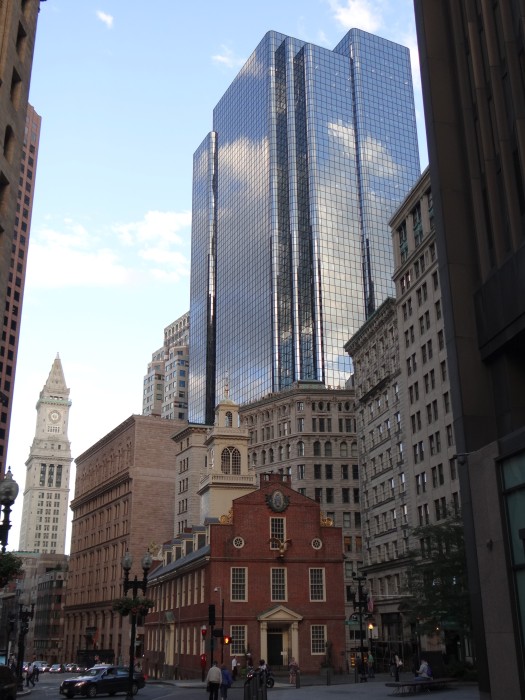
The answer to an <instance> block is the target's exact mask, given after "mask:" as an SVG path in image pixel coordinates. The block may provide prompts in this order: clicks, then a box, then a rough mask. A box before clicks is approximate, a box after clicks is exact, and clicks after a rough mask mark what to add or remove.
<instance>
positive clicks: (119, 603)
mask: <svg viewBox="0 0 525 700" xmlns="http://www.w3.org/2000/svg"><path fill="white" fill-rule="evenodd" d="M154 605H155V603H154V602H153V601H152V600H151V598H143V597H141V596H138V597H137V598H128V597H127V596H123V597H122V598H116V599H115V600H114V601H113V610H115V612H118V613H120V614H121V615H122V617H125V616H126V615H129V614H130V613H133V614H134V615H147V614H148V612H149V611H150V609H151V608H153V607H154Z"/></svg>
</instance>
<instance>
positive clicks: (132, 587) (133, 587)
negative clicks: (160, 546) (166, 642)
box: [122, 552, 153, 698]
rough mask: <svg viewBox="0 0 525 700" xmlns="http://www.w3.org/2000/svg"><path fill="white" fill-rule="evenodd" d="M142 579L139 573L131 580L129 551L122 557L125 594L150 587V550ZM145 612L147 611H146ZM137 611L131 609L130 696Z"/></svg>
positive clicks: (133, 668)
mask: <svg viewBox="0 0 525 700" xmlns="http://www.w3.org/2000/svg"><path fill="white" fill-rule="evenodd" d="M141 563H142V571H143V576H142V581H139V580H138V579H137V575H136V574H135V577H134V578H133V579H132V580H131V581H130V580H129V572H130V570H131V566H132V564H133V557H132V556H131V554H130V553H129V552H126V554H125V555H124V556H123V558H122V568H123V569H124V582H123V584H122V588H123V590H124V595H127V593H128V591H133V598H136V597H137V593H138V592H139V589H140V590H141V591H142V592H143V594H144V596H145V595H146V588H147V587H148V571H149V570H150V569H151V565H152V563H153V557H152V556H151V554H150V553H149V552H146V554H145V555H144V556H143V557H142V562H141ZM144 614H145V613H144ZM137 615H138V613H137V611H136V610H132V611H131V631H130V641H129V672H128V692H127V696H126V697H128V698H132V697H133V683H134V677H133V676H134V671H135V639H136V636H137Z"/></svg>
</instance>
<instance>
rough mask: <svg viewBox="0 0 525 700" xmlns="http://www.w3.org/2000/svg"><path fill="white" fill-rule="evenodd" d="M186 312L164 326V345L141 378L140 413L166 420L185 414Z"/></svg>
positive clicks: (186, 383) (186, 415)
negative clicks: (142, 381)
mask: <svg viewBox="0 0 525 700" xmlns="http://www.w3.org/2000/svg"><path fill="white" fill-rule="evenodd" d="M189 318H190V316H189V312H188V313H186V314H184V315H183V316H181V317H180V318H178V319H177V320H176V321H173V323H170V325H169V326H166V328H165V329H164V344H163V346H162V347H161V348H159V349H158V350H156V351H155V352H154V353H153V354H152V356H151V362H150V363H149V364H148V371H147V374H146V376H145V377H144V389H143V398H142V414H143V415H145V416H161V417H162V418H166V419H168V420H186V419H187V417H188V384H189V377H188V365H189V356H188V343H189Z"/></svg>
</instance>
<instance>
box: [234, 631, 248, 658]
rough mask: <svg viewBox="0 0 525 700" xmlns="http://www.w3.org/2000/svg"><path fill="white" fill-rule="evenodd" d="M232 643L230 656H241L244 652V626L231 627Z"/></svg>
mask: <svg viewBox="0 0 525 700" xmlns="http://www.w3.org/2000/svg"><path fill="white" fill-rule="evenodd" d="M230 630H231V637H232V642H231V644H230V654H231V655H232V656H235V654H243V655H244V652H245V651H246V625H232V626H231V628H230Z"/></svg>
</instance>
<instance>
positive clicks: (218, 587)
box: [214, 586, 224, 664]
mask: <svg viewBox="0 0 525 700" xmlns="http://www.w3.org/2000/svg"><path fill="white" fill-rule="evenodd" d="M214 590H215V593H217V592H218V593H219V599H220V601H221V629H222V633H223V634H224V598H223V597H222V588H221V587H220V586H215V588H214ZM223 663H224V644H221V664H223Z"/></svg>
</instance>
